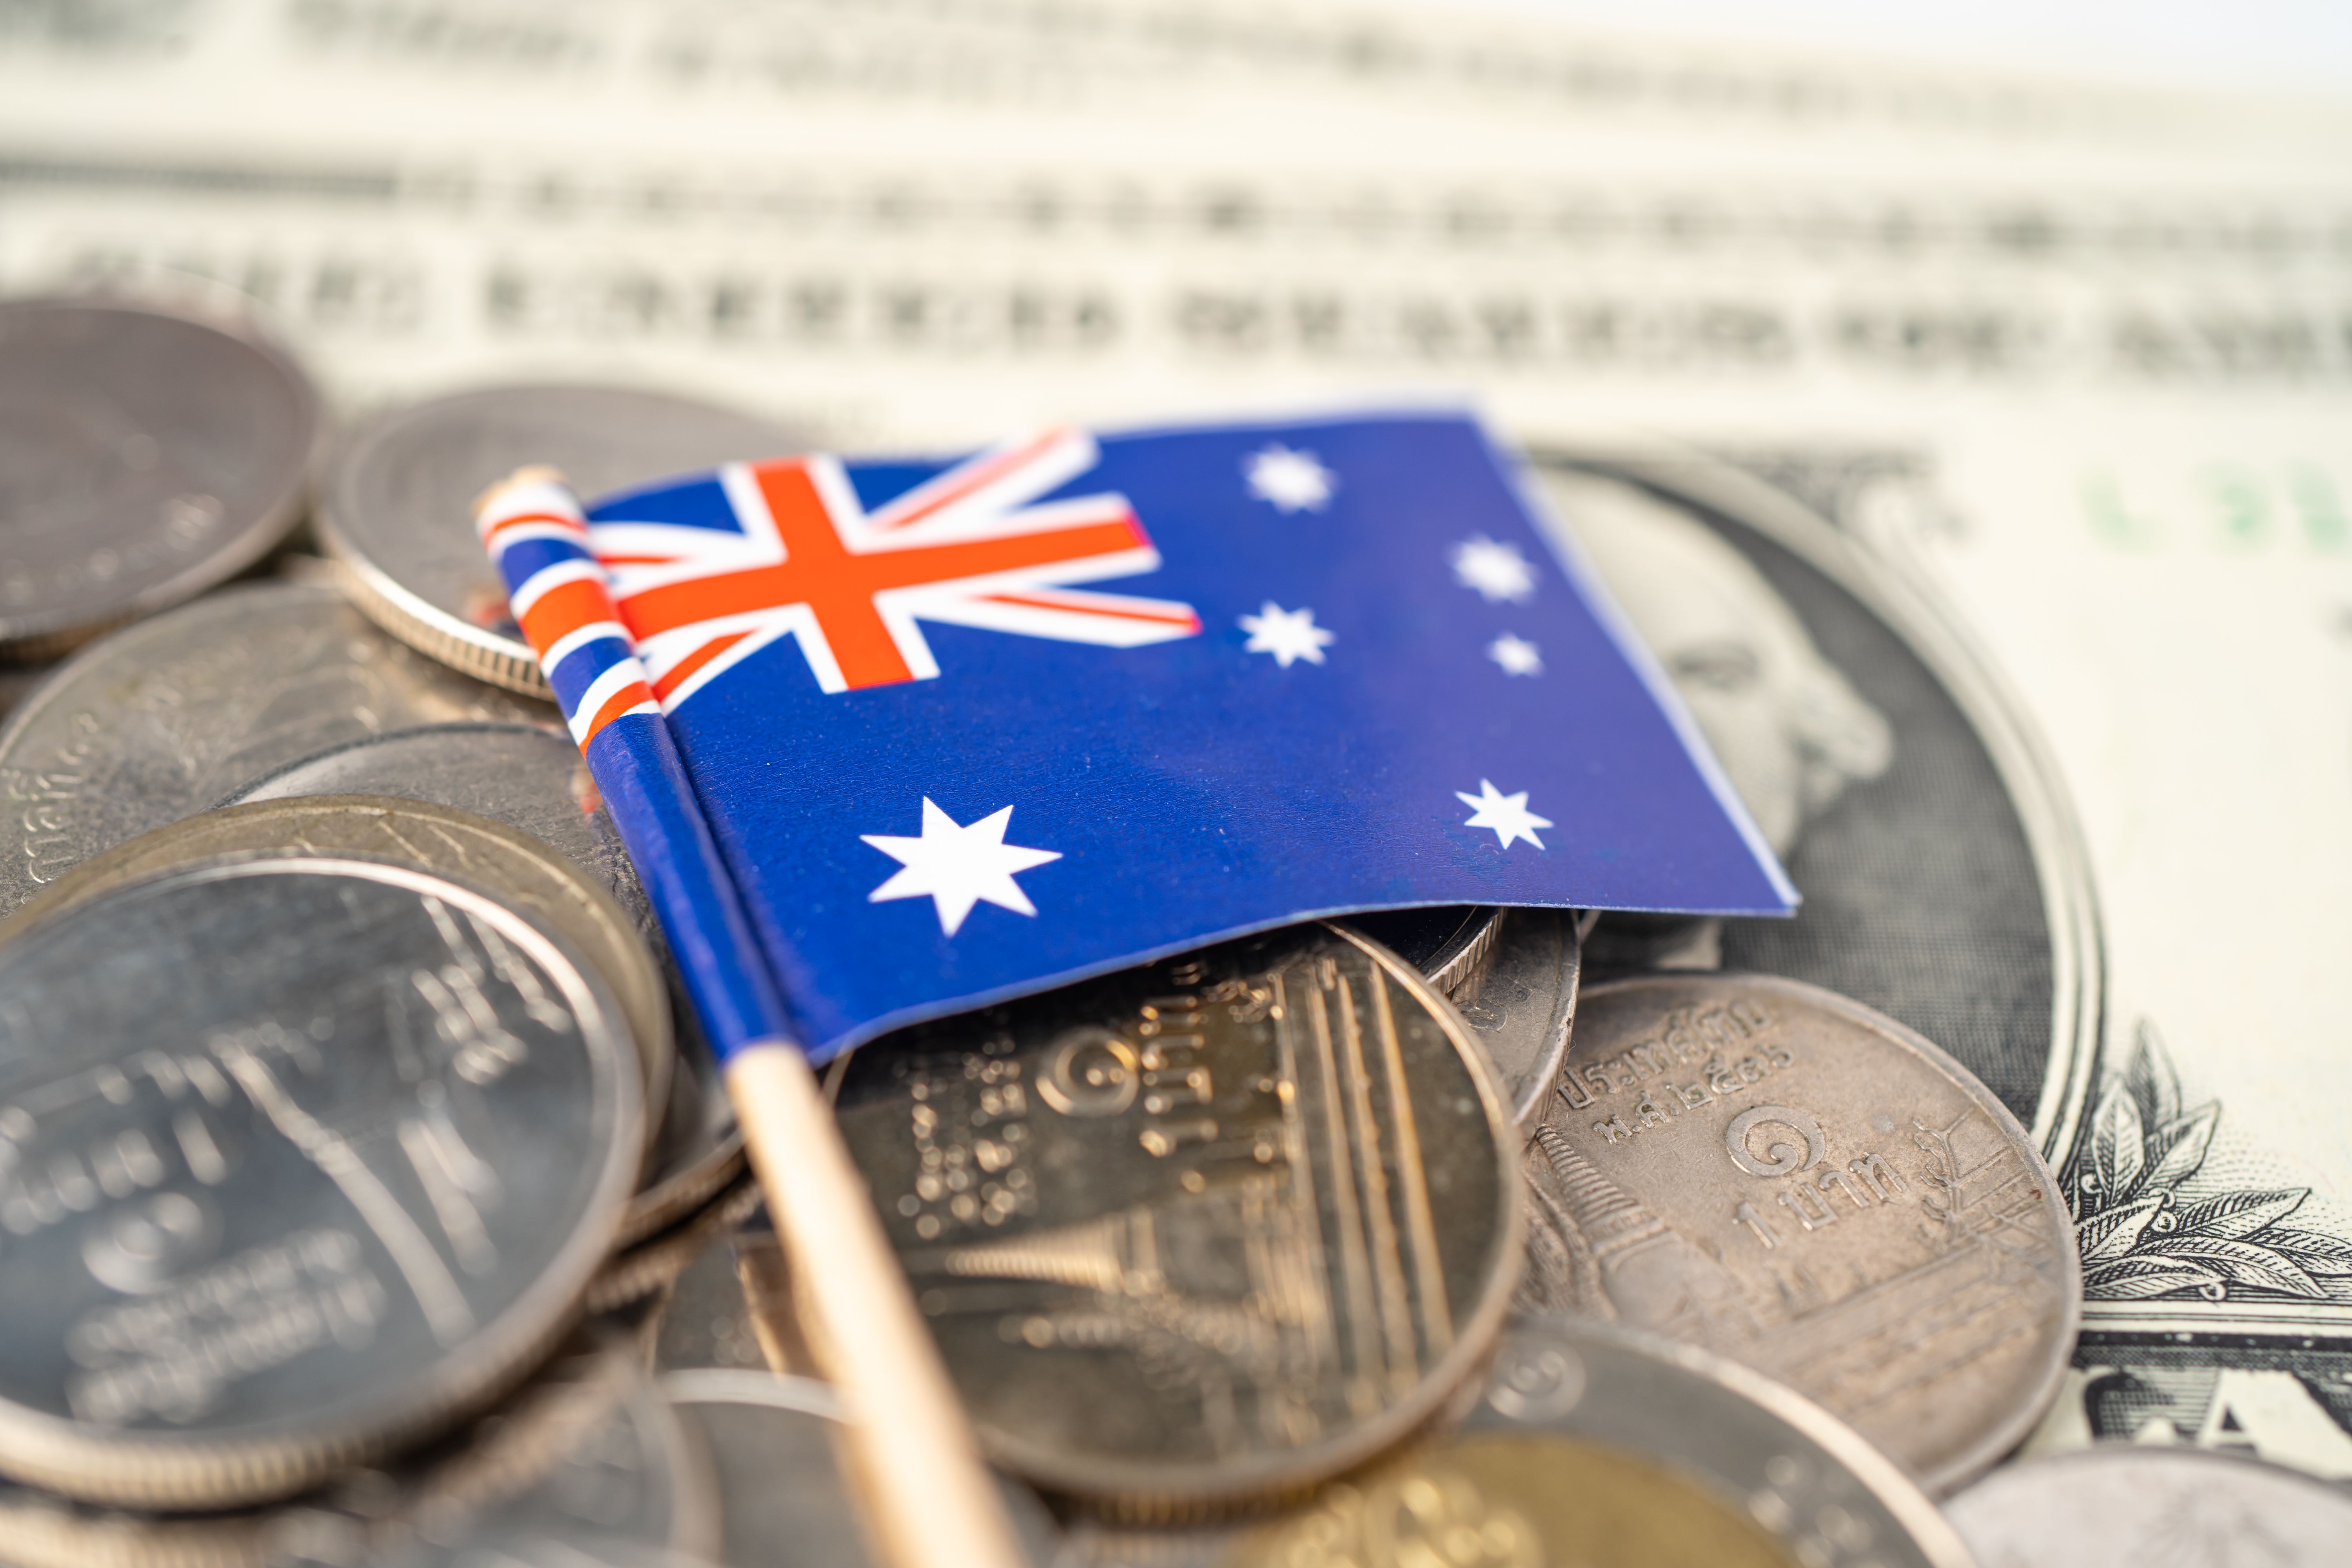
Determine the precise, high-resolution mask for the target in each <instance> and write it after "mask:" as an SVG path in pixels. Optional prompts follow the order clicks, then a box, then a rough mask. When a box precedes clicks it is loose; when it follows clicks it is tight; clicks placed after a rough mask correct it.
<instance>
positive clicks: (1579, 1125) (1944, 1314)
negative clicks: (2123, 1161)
mask: <svg viewBox="0 0 2352 1568" xmlns="http://www.w3.org/2000/svg"><path fill="white" fill-rule="evenodd" d="M1528 1183H1529V1188H1530V1193H1529V1196H1530V1198H1531V1205H1530V1214H1529V1231H1528V1278H1527V1279H1526V1281H1525V1283H1524V1285H1523V1287H1522V1296H1523V1300H1526V1301H1527V1302H1528V1304H1530V1305H1533V1306H1535V1307H1538V1308H1543V1309H1551V1310H1564V1311H1569V1312H1573V1313H1579V1314H1582V1315H1585V1316H1589V1317H1600V1318H1608V1319H1613V1320H1614V1321H1617V1322H1619V1323H1622V1324H1623V1325H1625V1326H1627V1327H1630V1328H1634V1329H1643V1330H1648V1331H1653V1332H1655V1333H1659V1334H1664V1335H1666V1336H1669V1337H1671V1338H1674V1339H1678V1340H1683V1341H1685V1342H1692V1343H1696V1344H1699V1345H1702V1346H1705V1347H1706V1348H1708V1349H1710V1350H1713V1351H1716V1352H1719V1353H1721V1354H1723V1355H1726V1356H1728V1357H1730V1358H1732V1359H1733V1360H1735V1361H1739V1362H1743V1363H1747V1364H1748V1365H1749V1366H1752V1367H1755V1368H1757V1369H1759V1370H1760V1371H1762V1372H1765V1373H1769V1374H1770V1375H1772V1376H1774V1377H1777V1378H1779V1379H1780V1380H1781V1381H1782V1382H1784V1383H1786V1384H1789V1385H1790V1387H1792V1388H1794V1389H1796V1390H1797V1391H1798V1392H1799V1393H1801V1394H1805V1395H1807V1396H1809V1397H1810V1398H1811V1399H1813V1400H1815V1401H1816V1402H1818V1403H1819V1404H1821V1405H1823V1406H1825V1407H1826V1408H1827V1409H1828V1410H1829V1411H1830V1412H1831V1413H1832V1414H1833V1415H1837V1416H1840V1417H1841V1418H1843V1420H1845V1421H1847V1422H1848V1423H1850V1424H1852V1425H1853V1426H1854V1427H1855V1428H1856V1429H1857V1430H1859V1431H1860V1432H1861V1433H1862V1434H1863V1436H1865V1437H1867V1438H1869V1439H1870V1440H1871V1441H1872V1442H1874V1443H1875V1444H1877V1445H1878V1446H1879V1447H1882V1448H1884V1449H1885V1451H1886V1452H1887V1453H1889V1454H1890V1455H1892V1456H1894V1458H1896V1459H1897V1460H1899V1461H1900V1462H1901V1463H1903V1464H1904V1465H1905V1466H1906V1467H1908V1468H1910V1469H1911V1470H1912V1472H1913V1473H1914V1474H1916V1475H1917V1476H1919V1477H1920V1478H1921V1479H1922V1480H1923V1481H1925V1482H1926V1484H1927V1486H1928V1488H1929V1489H1931V1490H1938V1491H1940V1490H1948V1489H1951V1488H1953V1487H1955V1486H1958V1485H1959V1484H1960V1483H1962V1482H1964V1481H1966V1480H1967V1479H1969V1478H1970V1477H1972V1476H1974V1475H1976V1474H1978V1473H1979V1472H1980V1471H1982V1470H1983V1469H1985V1468H1987V1467H1988V1466H1990V1465H1991V1464H1992V1463H1993V1462H1994V1461H1995V1460H1996V1459H1998V1458H2000V1456H2001V1455H2003V1454H2005V1453H2007V1452H2008V1451H2009V1450H2010V1449H2011V1448H2012V1447H2016V1446H2017V1444H2018V1443H2019V1442H2021V1440H2023V1438H2024V1436H2025V1435H2026V1434H2027V1433H2028V1432H2030V1431H2031V1430H2032V1427H2033V1426H2034V1424H2035V1422H2036V1421H2038V1420H2039V1419H2040V1418H2041V1415H2042V1411H2043V1410H2044V1409H2046V1408H2047V1407H2048V1405H2049V1404H2050V1401H2051V1400H2052V1398H2053V1397H2054V1395H2055V1394H2056V1393H2057V1390H2058V1385H2059V1381H2060V1379H2061V1377H2062V1376H2063V1373H2064V1372H2065V1368H2066V1364H2067V1360H2068V1358H2069V1357H2070V1356H2071V1355H2072V1354H2073V1352H2074V1335H2075V1331H2076V1330H2077V1329H2078V1328H2079V1326H2080V1323H2081V1319H2082V1305H2081V1301H2082V1270H2081V1266H2080V1264H2079V1263H2078V1262H2077V1261H2076V1259H2075V1253H2074V1226H2073V1224H2072V1223H2071V1221H2070V1220H2069V1218H2068V1215H2067V1211H2066V1205H2065V1202H2064V1200H2063V1198H2061V1197H2060V1195H2059V1193H2058V1189H2057V1186H2056V1184H2054V1183H2053V1181H2052V1180H2051V1177H2050V1172H2049V1170H2048V1168H2047V1167H2046V1166H2044V1165H2043V1163H2042V1157H2041V1155H2040V1154H2039V1153H2038V1152H2036V1151H2035V1149H2034V1147H2033V1144H2032V1142H2031V1141H2030V1140H2029V1139H2028V1137H2027V1136H2026V1133H2025V1131H2024V1130H2023V1129H2022V1128H2021V1127H2019V1126H2018V1125H2017V1122H2016V1121H2015V1120H2014V1119H2013V1118H2011V1116H2010V1114H2009V1112H2008V1111H2007V1110H2003V1109H2002V1107H2001V1105H2000V1101H1999V1100H1996V1099H1995V1098H1994V1097H1993V1095H1992V1092H1991V1091H1990V1089H1986V1088H1985V1087H1984V1085H1982V1084H1980V1083H1979V1082H1978V1081H1977V1080H1976V1079H1974V1078H1973V1077H1971V1076H1970V1075H1969V1072H1968V1071H1967V1069H1965V1068H1962V1067H1960V1066H1959V1064H1958V1063H1957V1062H1955V1061H1953V1060H1952V1059H1951V1058H1949V1057H1948V1056H1946V1055H1945V1054H1944V1053H1943V1052H1941V1051H1939V1050H1937V1048H1936V1047H1934V1046H1932V1045H1930V1044H1928V1042H1927V1041H1926V1040H1924V1039H1922V1038H1920V1037H1918V1036H1917V1035H1916V1034H1913V1033H1912V1032H1911V1031H1910V1030H1908V1029H1906V1028H1905V1027H1904V1026H1902V1025H1900V1024H1897V1023H1896V1022H1895V1021H1894V1020H1893V1019H1891V1018H1888V1017H1885V1016H1883V1015H1881V1014H1878V1013H1874V1012H1873V1011H1871V1010H1870V1009H1869V1008H1867V1007H1864V1006H1863V1005H1860V1004H1859V1003H1855V1002H1852V1001H1849V1000H1847V999H1846V998H1844V997H1843V996H1838V995H1836V994H1832V993H1831V992H1827V991H1823V990H1822V989H1821V988H1820V987H1818V986H1812V985H1805V984H1800V983H1798V982H1795V981H1790V980H1781V979H1778V978H1773V977H1768V976H1759V975H1739V974H1690V975H1671V976H1669V975H1659V976H1654V977H1648V978H1643V979H1638V980H1626V981H1620V982H1617V983H1614V984H1608V985H1601V986H1596V987H1594V988H1593V989H1592V990H1591V991H1589V992H1587V993H1585V994H1584V997H1583V999H1582V1000H1581V1001H1580V1003H1579V1004H1578V1007H1577V1020H1576V1033H1575V1036H1574V1037H1573V1038H1572V1039H1571V1040H1570V1045H1569V1058H1568V1067H1567V1070H1566V1072H1565V1073H1563V1074H1562V1076H1561V1079H1560V1083H1559V1089H1558V1090H1557V1091H1556V1092H1555V1094H1554V1096H1553V1100H1552V1104H1551V1107H1550V1109H1549V1110H1548V1111H1547V1112H1546V1114H1545V1117H1544V1120H1543V1121H1542V1122H1540V1123H1539V1124H1538V1127H1537V1129H1536V1132H1535V1138H1534V1141H1533V1142H1531V1143H1530V1144H1529V1146H1528Z"/></svg>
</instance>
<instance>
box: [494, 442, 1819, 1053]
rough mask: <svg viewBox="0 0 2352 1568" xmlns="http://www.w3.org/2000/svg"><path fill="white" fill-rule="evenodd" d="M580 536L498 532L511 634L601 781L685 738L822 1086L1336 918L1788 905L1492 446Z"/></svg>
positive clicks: (500, 527) (1659, 694) (1652, 685)
mask: <svg viewBox="0 0 2352 1568" xmlns="http://www.w3.org/2000/svg"><path fill="white" fill-rule="evenodd" d="M585 520H586V523H587V531H586V543H585V550H584V551H583V548H582V545H581V542H580V534H579V532H578V525H577V523H576V522H573V521H570V520H569V519H564V518H552V519H551V518H550V517H548V516H546V515H544V509H542V510H541V511H540V512H533V511H532V510H530V508H529V507H527V506H526V507H521V508H520V510H515V509H509V515H508V516H507V518H506V521H504V522H501V521H499V519H496V518H492V517H489V516H486V517H485V519H484V527H485V531H486V534H487V537H488V543H489V546H490V548H491V550H492V552H493V553H494V554H495V555H497V556H498V557H499V564H500V567H501V569H502V572H503V574H504V575H505V577H506V580H507V582H508V584H509V588H510V590H511V591H512V594H513V607H514V610H515V614H516V618H517V620H518V621H519V622H520V624H521V625H522V626H523V628H524V630H525V631H526V633H528V634H529V635H530V639H531V642H532V644H533V646H534V647H538V648H540V649H541V655H542V658H541V662H542V665H543V666H544V667H545V668H546V669H547V671H548V674H549V678H550V681H551V685H552V686H553V687H554V689H555V690H556V693H557V696H558V698H559V700H561V701H562V703H563V706H564V708H565V711H566V715H567V717H568V718H569V719H570V720H571V721H572V730H573V733H574V735H575V737H576V738H577V739H578V740H579V741H580V742H581V745H582V748H583V751H586V752H588V753H589V756H590V760H591V762H592V763H593V762H595V761H596V759H597V756H598V754H599V753H598V748H599V746H600V738H601V737H603V736H604V735H605V734H606V733H607V731H614V727H615V726H618V730H617V731H614V732H615V734H616V738H617V736H618V735H620V734H626V733H630V732H632V731H633V728H635V729H641V728H642V727H643V724H644V722H645V721H646V720H648V719H652V720H654V721H656V722H657V723H658V724H659V726H660V727H661V728H663V729H664V730H666V731H667V736H668V738H669V740H668V742H665V743H666V744H667V743H670V742H674V744H675V748H676V752H677V756H679V757H680V758H682V759H683V763H684V769H685V774H686V777H687V778H688V780H690V782H691V793H692V795H693V799H694V803H696V804H698V805H699V808H700V815H701V821H702V823H703V824H706V825H707V826H708V829H709V842H710V843H714V844H715V846H716V851H717V855H718V857H719V860H720V861H722V862H723V864H724V868H725V870H726V872H727V873H728V874H729V876H730V878H731V880H732V884H733V888H734V889H735V890H736V891H737V892H739V893H740V905H741V909H742V910H744V911H745V912H746V914H747V915H748V919H749V921H750V924H751V929H752V931H753V932H754V933H755V938H756V948H757V953H758V956H759V957H760V958H761V959H763V960H764V963H765V964H766V966H767V969H768V972H769V973H768V975H767V976H766V977H764V980H763V984H764V983H765V982H772V984H774V986H775V988H776V990H777V991H779V992H780V993H781V994H782V997H783V998H784V1005H785V1006H786V1007H788V1008H789V1010H790V1012H791V1014H792V1016H793V1020H794V1021H795V1022H796V1024H797V1025H798V1033H799V1037H800V1038H801V1040H802V1041H803V1044H804V1045H805V1046H806V1047H807V1048H808V1049H809V1052H810V1054H811V1056H812V1057H814V1058H817V1059H823V1058H825V1057H827V1056H830V1055H832V1054H833V1053H835V1052H836V1051H838V1050H840V1049H842V1048H843V1047H846V1046H849V1045H853V1044H856V1042H858V1041H860V1040H862V1039H865V1038H867V1037H871V1036H873V1035H874V1034H876V1033H877V1032H879V1031H881V1030H884V1029H887V1028H889V1027H892V1026H897V1025H899V1024H902V1023H908V1022H912V1021H914V1020H916V1019H919V1018H922V1017H927V1016H936V1015H939V1014H941V1013H945V1012H949V1011H953V1010H956V1009H960V1008H963V1007H969V1006H974V1005H981V1004H983V1003H985V1002H988V1001H991V1000H994V999H999V998H1003V997H1006V996H1010V995H1014V994H1021V993H1024V992H1028V991H1033V990H1036V989H1039V988H1041V987H1043V986H1045V985H1049V984H1055V983H1059V982H1062V981H1066V980H1070V979H1075V978H1077V977H1080V976H1083V975H1086V974H1089V973H1099V972H1102V971H1105V970H1108V969H1112V968H1117V967H1119V966H1122V965H1125V964H1129V963H1139V962H1143V961H1145V960H1148V959H1150V958H1152V957H1155V956H1158V955H1160V954H1163V953H1167V952H1174V951H1178V950H1181V949H1183V948H1186V947H1190V946H1194V945H1197V944H1199V943H1201V942H1206V941H1210V940H1213V939H1216V938H1220V937H1224V936H1229V935H1235V934H1239V933H1242V932H1244V931H1253V930H1258V929H1262V928H1265V927H1267V926H1271V925H1276V924H1279V923H1282V922H1284V921H1291V920H1296V919H1299V918H1303V917H1306V916H1309V915H1317V914H1336V913H1342V912H1348V911H1354V910H1367V909H1374V908H1387V907H1395V906H1402V905H1413V904H1436V903H1519V904H1550V905H1560V906H1571V907H1580V908H1612V909H1637V910H1686V911H1693V912H1699V911H1705V912H1719V913H1761V914H1780V913H1786V912H1787V911H1788V910H1790V908H1791V907H1792V906H1793V905H1794V903H1795V899H1796V895H1795V893H1794V891H1793V890H1792V889H1790V886H1789V884H1788V881H1787V879H1786V878H1785V877H1784V876H1783V875H1782V873H1781V871H1780V867H1779V866H1778V865H1777V864H1776V863H1775V862H1774V860H1773V858H1772V857H1771V854H1770V852H1769V849H1767V848H1766V847H1764V845H1763V842H1762V840H1761V838H1760V837H1759V835H1758V834H1757V832H1756V831H1755V829H1754V827H1753V826H1752V825H1751V824H1750V823H1749V822H1748V819H1747V816H1746V815H1745V813H1744V811H1743V810H1742V809H1741V807H1740V806H1739V805H1738V801H1737V800H1736V799H1735V798H1734V797H1733V795H1731V793H1730V791H1729V789H1728V787H1727V785H1726V784H1725V783H1724V782H1723V780H1722V777H1721V775H1720V774H1719V773H1718V772H1717V770H1716V768H1715V766H1714V764H1713V763H1712V762H1711V760H1709V759H1708V758H1707V757H1706V752H1705V750H1704V747H1703V746H1701V745H1700V744H1699V743H1698V742H1696V739H1695V735H1694V732H1693V731H1692V730H1691V729H1690V726H1689V724H1688V722H1687V721H1686V720H1685V718H1684V717H1683V716H1682V715H1681V711H1680V710H1679V708H1678V706H1676V705H1675V702H1674V701H1673V700H1672V698H1671V697H1670V696H1669V695H1668V694H1667V691H1666V688H1665V687H1664V682H1663V680H1662V679H1661V678H1660V677H1659V676H1658V674H1657V673H1656V671H1655V669H1654V668H1653V667H1652V666H1651V665H1650V664H1649V662H1648V660H1647V658H1646V656H1645V655H1643V654H1642V653H1641V652H1640V651H1639V649H1638V648H1637V647H1635V646H1634V645H1633V643H1632V641H1631V639H1630V637H1629V635H1628V634H1627V633H1625V632H1624V631H1623V630H1622V627H1621V626H1619V625H1618V624H1617V623H1616V622H1615V620H1614V618H1613V616H1611V615H1610V614H1609V613H1608V612H1607V611H1606V610H1605V608H1604V607H1603V606H1602V605H1601V603H1600V601H1599V600H1598V599H1597V597H1596V595H1594V593H1593V591H1592V589H1591V586H1590V585H1589V584H1587V583H1586V582H1585V581H1584V580H1583V577H1582V574H1581V573H1580V569H1579V568H1577V567H1576V566H1575V565H1574V564H1573V563H1567V562H1562V561H1560V560H1557V559H1555V558H1554V557H1552V556H1551V555H1550V553H1549V552H1548V551H1547V549H1546V548H1545V546H1544V544H1543V542H1542V541H1541V538H1540V536H1539V535H1538V531H1537V530H1536V528H1535V526H1534V524H1533V522H1532V521H1530V519H1529V517H1528V512H1527V510H1526V503H1525V502H1524V501H1523V500H1522V499H1521V497H1520V494H1519V492H1518V490H1517V487H1516V486H1515V484H1514V481H1513V477H1512V474H1511V471H1510V468H1509V465H1508V463H1507V460H1506V459H1505V458H1502V457H1501V456H1500V455H1499V454H1498V453H1497V452H1496V449H1495V447H1493V446H1492V444H1491V443H1490V442H1489V441H1488V439H1487V438H1486V435H1485V433H1484V432H1483V431H1482V429H1481V428H1480V427H1479V426H1478V425H1477V423H1476V422H1475V420H1473V419H1470V418H1468V417H1465V416H1427V415H1414V416H1388V417H1349V418H1343V419H1334V420H1330V421H1326V422H1319V423H1291V424H1282V425H1228V426H1199V427H1191V428H1179V429H1170V430H1163V431H1150V432H1143V433H1138V434H1127V435H1105V436H1101V437H1095V436H1090V435H1087V434H1086V433H1084V432H1081V431H1076V430H1057V431H1050V432H1046V433H1044V434H1041V435H1036V436H1034V437H1024V438H1023V439H1020V440H1016V441H1013V442H1009V443H1006V444H1005V445H1003V446H1000V447H992V448H990V449H989V450H986V451H983V452H981V453H978V454H976V455H974V456H971V457H967V458H955V459H950V460H946V461H903V460H893V461H865V460H845V459H842V458H831V457H788V458H772V459H766V460H756V459H755V460H747V461H745V462H743V463H740V464H730V465H727V466H725V467H723V468H719V469H717V470H716V471H712V472H706V473H701V474H694V475H688V476H686V477H684V478H679V479H667V480H664V481H661V482H659V483H656V484H651V485H647V486H644V487H641V488H638V489H631V490H628V491H625V492H623V493H621V494H618V495H613V496H608V497H604V498H603V499H601V500H596V501H594V502H593V503H592V504H591V505H590V506H589V507H588V508H587V509H586V513H585ZM589 554H593V561H591V560H589V559H587V556H588V555H589ZM600 564H601V569H602V570H601V574H599V572H598V567H599V565H600ZM599 576H601V580H599V581H596V582H594V583H593V584H591V583H590V582H589V581H588V579H589V578H591V577H599ZM632 654H634V656H635V657H634V658H631V657H629V656H630V655H632ZM638 743H639V742H631V744H633V745H635V744H638ZM601 776H603V775H602V773H600V777H601ZM608 793H609V792H608ZM613 804H614V809H615V811H616V814H617V813H618V812H620V811H621V810H623V809H625V803H621V802H615V803H613ZM641 826H642V825H641ZM651 831H653V832H655V833H656V835H658V833H660V832H665V831H670V830H669V829H667V828H656V829H652V830H651ZM626 832H627V825H625V833H626ZM633 842H634V840H633ZM671 934H672V942H673V944H674V945H675V944H676V943H677V942H678V939H679V933H678V932H677V931H675V930H674V931H672V933H671Z"/></svg>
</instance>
